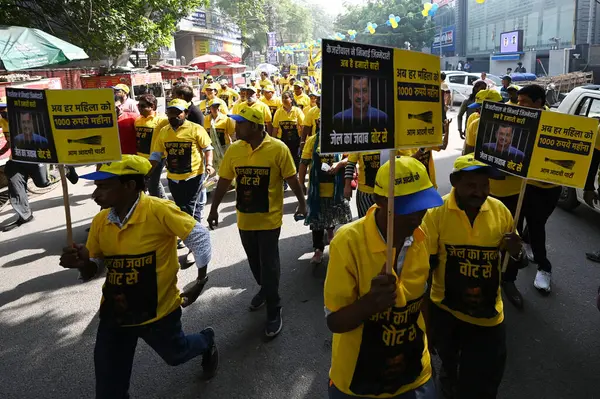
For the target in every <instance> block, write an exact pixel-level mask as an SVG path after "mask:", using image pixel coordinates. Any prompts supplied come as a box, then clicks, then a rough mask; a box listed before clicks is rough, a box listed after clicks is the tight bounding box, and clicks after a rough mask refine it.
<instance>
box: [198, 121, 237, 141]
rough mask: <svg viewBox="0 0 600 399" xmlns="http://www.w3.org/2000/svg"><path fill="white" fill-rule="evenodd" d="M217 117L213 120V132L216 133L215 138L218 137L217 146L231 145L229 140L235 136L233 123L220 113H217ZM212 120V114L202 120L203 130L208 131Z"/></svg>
mask: <svg viewBox="0 0 600 399" xmlns="http://www.w3.org/2000/svg"><path fill="white" fill-rule="evenodd" d="M217 115H218V116H217V119H215V130H216V131H217V136H218V137H219V144H221V146H225V145H227V144H231V142H232V140H231V138H232V137H234V136H235V121H234V120H233V119H231V118H230V117H228V116H227V115H223V114H221V113H218V114H217ZM212 120H213V117H212V114H210V115H208V116H206V118H204V129H205V130H206V131H207V132H209V131H210V126H211V124H212ZM209 136H210V135H209Z"/></svg>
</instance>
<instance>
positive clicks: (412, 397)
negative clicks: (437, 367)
mask: <svg viewBox="0 0 600 399" xmlns="http://www.w3.org/2000/svg"><path fill="white" fill-rule="evenodd" d="M360 398H364V397H363V396H353V395H347V394H345V393H343V392H342V391H340V390H339V389H337V388H336V386H335V385H333V384H329V399H360ZM436 398H437V392H436V389H435V383H434V382H433V379H432V378H430V379H429V381H427V382H426V383H425V384H423V385H421V386H420V387H418V388H417V389H413V390H412V391H409V392H405V393H403V394H401V395H398V396H394V397H391V398H389V399H436ZM365 399H366V398H365Z"/></svg>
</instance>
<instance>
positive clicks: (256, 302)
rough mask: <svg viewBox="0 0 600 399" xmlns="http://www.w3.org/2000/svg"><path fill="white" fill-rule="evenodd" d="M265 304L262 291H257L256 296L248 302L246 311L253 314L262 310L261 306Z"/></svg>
mask: <svg viewBox="0 0 600 399" xmlns="http://www.w3.org/2000/svg"><path fill="white" fill-rule="evenodd" d="M265 303H267V300H266V298H265V296H264V294H263V292H262V290H260V291H258V294H256V295H254V298H252V300H251V301H250V306H249V307H248V309H249V310H250V311H251V312H254V311H256V310H258V309H260V308H262V307H263V306H265Z"/></svg>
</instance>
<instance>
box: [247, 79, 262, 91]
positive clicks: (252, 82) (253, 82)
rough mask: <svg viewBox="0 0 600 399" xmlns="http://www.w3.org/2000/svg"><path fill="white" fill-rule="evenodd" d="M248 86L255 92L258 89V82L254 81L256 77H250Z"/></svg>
mask: <svg viewBox="0 0 600 399" xmlns="http://www.w3.org/2000/svg"><path fill="white" fill-rule="evenodd" d="M249 86H252V87H254V89H255V90H256V92H257V93H258V91H259V90H260V84H258V82H257V81H256V78H250V85H249Z"/></svg>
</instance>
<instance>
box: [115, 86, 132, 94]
mask: <svg viewBox="0 0 600 399" xmlns="http://www.w3.org/2000/svg"><path fill="white" fill-rule="evenodd" d="M112 88H113V90H122V91H124V92H125V94H129V86H127V85H125V84H123V83H119V84H118V85H116V86H113V87H112Z"/></svg>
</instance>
